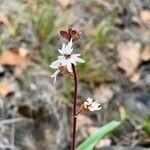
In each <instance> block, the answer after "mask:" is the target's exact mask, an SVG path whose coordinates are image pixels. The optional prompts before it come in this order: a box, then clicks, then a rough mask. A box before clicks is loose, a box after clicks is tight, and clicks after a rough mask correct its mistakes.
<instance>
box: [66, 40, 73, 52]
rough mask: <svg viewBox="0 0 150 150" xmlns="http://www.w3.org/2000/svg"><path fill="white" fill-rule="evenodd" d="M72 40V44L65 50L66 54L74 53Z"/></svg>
mask: <svg viewBox="0 0 150 150" xmlns="http://www.w3.org/2000/svg"><path fill="white" fill-rule="evenodd" d="M72 44H73V42H72V39H71V40H70V42H69V43H68V44H67V45H66V47H65V49H64V54H71V53H72V51H73V48H72Z"/></svg>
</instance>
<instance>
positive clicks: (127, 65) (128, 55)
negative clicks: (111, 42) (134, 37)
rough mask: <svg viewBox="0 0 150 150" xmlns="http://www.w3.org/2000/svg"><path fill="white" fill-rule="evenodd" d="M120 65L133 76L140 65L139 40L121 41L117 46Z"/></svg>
mask: <svg viewBox="0 0 150 150" xmlns="http://www.w3.org/2000/svg"><path fill="white" fill-rule="evenodd" d="M117 51H118V59H119V62H118V66H119V67H120V68H121V69H123V70H124V71H125V73H126V75H127V76H131V75H132V74H133V73H134V72H135V70H136V68H137V67H138V65H139V63H140V61H141V59H140V44H139V43H137V42H120V43H119V44H118V46H117Z"/></svg>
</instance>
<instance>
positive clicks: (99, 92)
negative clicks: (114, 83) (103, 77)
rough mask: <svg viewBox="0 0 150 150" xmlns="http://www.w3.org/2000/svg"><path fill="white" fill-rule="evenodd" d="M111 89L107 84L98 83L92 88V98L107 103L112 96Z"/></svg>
mask: <svg viewBox="0 0 150 150" xmlns="http://www.w3.org/2000/svg"><path fill="white" fill-rule="evenodd" d="M113 94H114V93H113V91H112V89H111V88H110V87H109V86H108V85H105V84H103V85H100V87H98V88H96V89H95V90H94V99H96V100H98V101H99V102H100V103H107V102H108V101H109V100H110V99H111V97H112V96H113Z"/></svg>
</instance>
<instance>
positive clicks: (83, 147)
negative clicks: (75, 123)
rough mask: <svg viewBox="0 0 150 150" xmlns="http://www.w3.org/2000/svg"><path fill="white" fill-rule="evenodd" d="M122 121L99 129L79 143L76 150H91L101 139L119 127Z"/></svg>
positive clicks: (112, 122) (110, 123)
mask: <svg viewBox="0 0 150 150" xmlns="http://www.w3.org/2000/svg"><path fill="white" fill-rule="evenodd" d="M121 123H122V121H111V122H109V123H108V124H106V125H104V126H103V127H101V128H100V129H99V130H98V131H97V132H96V133H94V134H93V135H91V136H90V137H89V138H87V139H86V140H85V141H84V142H83V143H81V144H80V145H79V146H78V148H77V150H92V149H93V148H94V146H95V145H96V144H97V143H98V142H99V141H100V140H101V139H103V138H104V137H105V136H106V135H108V134H109V133H111V132H112V131H114V130H115V129H116V128H118V127H119V126H120V125H121Z"/></svg>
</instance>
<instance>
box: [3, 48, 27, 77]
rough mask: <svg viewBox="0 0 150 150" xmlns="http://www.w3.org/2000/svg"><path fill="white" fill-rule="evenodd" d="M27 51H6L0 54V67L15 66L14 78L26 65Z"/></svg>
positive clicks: (22, 49)
mask: <svg viewBox="0 0 150 150" xmlns="http://www.w3.org/2000/svg"><path fill="white" fill-rule="evenodd" d="M27 56H28V50H26V49H24V48H18V49H8V50H5V51H3V52H2V53H1V54H0V65H6V66H15V76H19V75H20V74H21V73H22V70H24V69H25V67H26V64H27V58H28V57H27Z"/></svg>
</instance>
